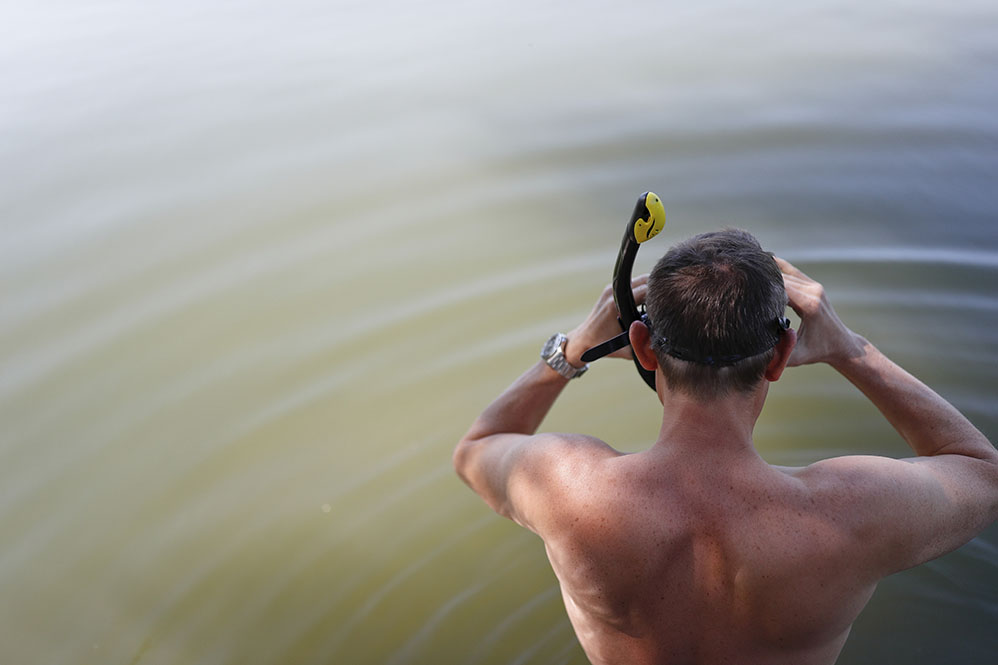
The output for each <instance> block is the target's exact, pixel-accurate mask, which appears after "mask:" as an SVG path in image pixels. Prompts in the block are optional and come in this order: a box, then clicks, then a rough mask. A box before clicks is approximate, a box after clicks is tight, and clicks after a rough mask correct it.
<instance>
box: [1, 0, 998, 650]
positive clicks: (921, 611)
mask: <svg viewBox="0 0 998 665" xmlns="http://www.w3.org/2000/svg"><path fill="white" fill-rule="evenodd" d="M63 4H64V6H62V7H59V8H55V7H53V6H52V5H51V4H49V5H45V6H44V7H41V6H40V7H38V8H35V7H28V6H24V7H21V8H19V9H16V10H14V9H7V10H4V12H5V14H7V16H6V18H7V19H8V20H7V21H5V23H6V24H7V25H9V26H13V28H12V29H10V30H8V33H9V34H8V38H7V39H5V40H4V41H3V43H2V44H0V56H2V59H3V62H5V63H6V64H7V68H6V69H5V70H4V73H3V80H4V90H5V94H4V101H3V104H2V108H3V109H4V112H3V114H2V115H0V118H2V122H3V125H4V128H5V129H6V131H5V132H4V136H5V140H4V142H3V144H2V145H0V176H2V177H0V183H2V184H0V194H2V195H0V212H2V214H0V232H2V237H3V242H2V243H0V259H2V260H0V295H2V302H3V307H2V308H0V419H2V422H3V429H2V431H3V436H2V439H0V498H2V503H0V538H2V542H3V543H4V547H3V548H0V594H2V596H3V598H4V600H5V602H4V603H3V604H2V606H0V645H2V646H0V657H2V660H3V661H4V662H17V663H52V662H65V663H90V662H94V663H97V662H100V663H176V662H199V663H273V662H288V663H330V662H344V663H399V664H401V663H424V662H435V663H472V662H477V663H578V662H582V654H581V651H580V650H579V648H578V647H577V645H576V643H575V638H574V636H573V634H572V631H571V627H570V626H569V625H568V622H567V619H566V618H565V616H564V611H563V609H562V607H561V601H560V599H559V597H558V594H557V592H556V588H555V586H554V585H555V581H554V577H553V575H552V574H551V573H550V570H549V569H548V566H547V563H546V560H545V558H544V555H543V550H542V548H541V545H540V543H539V541H537V540H536V539H535V538H533V537H532V536H530V535H529V534H526V533H523V532H521V531H520V530H518V529H517V528H516V527H515V526H513V525H512V524H509V523H507V522H505V521H502V520H500V519H498V518H495V517H493V516H492V515H491V514H490V513H489V512H488V511H487V509H486V508H485V507H484V506H483V505H481V504H480V503H479V502H478V501H477V500H476V499H475V498H474V497H473V496H472V495H471V494H470V493H469V492H467V491H466V490H465V489H464V488H463V486H461V485H460V483H459V481H458V480H457V479H456V478H455V477H454V475H453V473H452V472H451V470H450V466H449V455H450V450H451V446H452V445H453V443H454V442H455V440H456V439H457V437H458V436H460V434H461V433H462V432H463V431H464V429H465V427H466V426H467V425H468V424H469V423H470V421H471V420H472V419H473V418H474V416H475V415H476V414H477V412H478V410H479V409H480V408H481V407H482V406H483V405H484V404H485V403H487V402H488V400H489V399H491V397H493V396H494V395H495V394H496V393H497V392H498V391H499V390H500V389H501V388H503V387H504V386H505V385H506V384H507V383H508V382H509V381H511V380H512V379H513V378H514V377H515V376H516V375H517V374H518V373H519V371H520V370H521V369H522V368H523V367H525V366H526V365H527V364H528V363H531V362H533V360H534V358H535V357H536V353H537V348H539V345H540V343H541V342H542V341H543V340H544V339H545V338H546V337H547V336H548V335H549V334H550V333H551V332H552V331H554V330H557V329H566V328H569V327H571V326H572V325H573V324H574V323H575V322H576V321H577V319H579V318H580V317H581V316H583V315H584V314H585V313H586V312H587V311H588V308H589V306H590V305H591V302H592V300H593V298H594V297H595V295H596V294H597V292H598V290H599V289H600V288H601V287H602V285H603V284H604V283H605V282H606V281H607V280H608V278H609V273H610V268H611V264H612V261H613V257H614V254H615V251H616V244H617V242H618V238H619V232H620V228H621V226H622V225H623V223H624V221H625V219H626V216H627V214H628V213H629V212H630V209H631V206H632V205H633V200H634V197H635V196H636V195H637V194H638V193H640V192H641V191H644V190H645V189H654V190H655V191H657V192H658V193H659V194H661V195H662V196H663V198H664V200H665V202H666V208H667V212H668V215H669V221H668V225H667V227H666V230H665V232H664V233H663V234H662V236H661V238H664V240H658V241H656V243H652V245H649V249H646V250H645V252H647V254H645V253H644V252H643V253H642V254H643V255H642V256H641V257H639V261H638V263H639V268H641V267H648V266H650V265H651V263H652V261H653V260H654V258H655V257H654V256H653V255H654V254H656V253H659V252H661V251H662V250H663V249H664V248H665V247H666V246H667V244H668V243H669V242H671V241H674V240H676V239H678V238H681V237H685V236H687V235H690V234H692V233H694V232H697V231H699V230H703V229H708V228H714V227H717V226H721V225H725V224H733V225H738V226H742V227H745V228H748V229H749V230H751V231H752V232H754V233H755V234H756V235H758V236H759V237H760V239H761V240H762V241H763V243H764V245H766V246H767V247H768V248H770V249H773V250H774V251H776V252H777V253H779V254H781V255H783V256H786V257H787V258H789V259H791V260H793V261H795V262H796V263H798V264H799V265H800V266H801V267H802V268H803V269H804V270H805V271H807V272H809V273H811V274H812V275H813V276H815V277H816V278H818V279H820V280H821V281H823V282H824V283H825V285H826V287H827V288H828V290H829V292H830V293H831V295H832V296H833V298H835V302H836V304H837V307H838V309H839V311H840V312H841V313H842V315H843V317H844V318H845V319H846V320H847V321H848V322H850V323H851V324H852V325H853V327H855V328H856V329H858V330H860V331H862V332H863V333H864V334H866V335H867V336H868V337H870V338H871V339H873V340H874V341H875V342H877V343H878V344H879V345H880V346H881V347H882V348H884V349H885V350H886V351H887V352H888V353H890V354H892V355H893V356H894V357H895V358H896V359H897V360H899V361H900V362H901V363H902V364H904V365H906V366H907V367H908V368H909V369H911V370H912V371H913V372H914V373H916V374H917V375H919V376H920V377H921V378H923V379H925V380H927V381H928V382H929V383H930V384H931V385H933V386H934V387H936V388H937V389H938V390H939V391H940V392H942V394H944V395H945V396H947V397H948V398H950V399H951V400H953V401H954V402H955V403H956V404H957V405H958V406H959V407H960V408H962V409H963V410H964V411H965V412H966V413H967V414H968V415H969V416H970V417H971V418H972V419H973V420H974V422H975V423H976V424H978V425H979V426H980V427H981V428H982V429H983V430H984V431H985V433H986V434H988V435H989V436H990V438H992V439H993V440H994V439H995V438H996V437H998V408H996V407H995V404H994V386H995V369H994V368H995V367H996V366H998V362H996V361H998V333H996V332H995V331H996V330H998V298H996V296H995V293H996V287H998V230H996V228H995V226H994V219H993V218H994V211H995V210H996V209H998V194H996V190H995V189H994V187H993V182H994V180H995V177H996V175H998V122H996V121H995V119H994V113H993V109H994V108H995V106H996V101H998V85H996V84H998V81H996V80H995V71H998V69H996V67H995V64H996V60H998V49H996V46H995V44H996V42H995V40H994V35H995V34H996V33H995V30H996V28H998V10H996V8H995V7H994V5H993V3H983V2H978V3H962V4H961V5H959V7H956V6H950V5H948V4H943V3H935V4H931V3H914V4H910V5H908V6H905V7H904V8H903V9H901V8H898V7H893V6H884V7H879V6H878V7H871V6H867V5H866V4H863V3H858V2H844V1H835V2H821V3H818V4H816V5H815V4H810V5H808V6H807V7H806V8H805V7H798V6H796V5H792V4H791V3H779V4H785V5H786V6H782V7H781V6H777V7H771V8H770V10H769V11H768V12H762V11H753V12H752V13H746V12H745V11H744V10H743V9H742V8H741V7H740V6H739V5H737V4H735V3H730V2H708V3H706V4H700V5H697V6H691V7H686V8H683V9H680V10H675V9H665V8H662V7H660V6H659V5H657V4H655V3H647V2H630V3H624V4H622V5H621V4H618V5H616V6H614V8H613V9H612V11H611V10H609V9H606V8H603V7H602V6H599V5H598V4H597V3H582V4H576V5H573V7H572V9H571V11H568V10H567V9H566V7H564V6H559V5H544V6H538V5H537V4H536V3H514V4H513V5H510V4H509V3H504V4H502V5H494V6H491V5H490V6H485V5H482V4H481V3H464V4H457V3H443V2H438V3H431V4H430V5H426V4H425V3H417V4H411V3H410V4H403V3H399V2H393V3H389V4H388V5H385V3H380V4H379V5H378V6H377V7H374V6H368V5H362V4H359V3H341V6H336V7H330V6H329V5H328V4H326V3H319V2H313V1H312V0H294V1H293V2H291V3H282V4H280V5H278V4H277V3H271V2H258V3H252V4H251V5H248V6H247V5H240V6H238V7H237V6H235V5H224V4H223V5H212V6H209V7H206V6H202V5H199V4H194V3H172V4H170V5H166V4H163V5H162V6H156V7H149V6H147V5H135V6H131V5H128V4H126V3H113V2H91V3H85V4H83V5H80V4H76V5H68V4H65V3H63ZM653 246H654V247H653ZM642 262H643V263H642ZM771 395H772V396H771V402H770V404H769V406H768V407H767V411H766V412H765V413H764V415H763V419H762V421H761V422H760V425H759V428H758V431H757V442H758V445H759V447H760V449H761V450H762V451H763V453H764V455H765V456H766V457H767V458H768V459H770V460H772V461H774V462H779V463H786V464H806V463H808V462H810V461H812V460H814V459H818V458H820V457H823V456H827V455H833V454H841V453H848V452H881V453H885V454H891V455H903V454H905V447H904V445H903V444H902V443H901V442H900V440H899V439H898V437H897V436H896V435H895V434H894V433H893V432H892V431H891V430H890V428H889V427H888V426H887V425H886V424H885V423H883V422H882V421H881V419H880V417H879V415H878V414H877V413H876V412H875V411H874V409H873V408H872V407H871V406H869V405H868V404H866V403H865V402H864V401H863V399H862V398H861V397H860V396H859V395H858V394H857V393H856V392H855V391H853V390H852V389H851V388H850V387H849V386H847V385H846V384H845V382H844V381H842V380H841V379H839V378H838V377H836V376H835V375H834V374H833V373H832V372H830V371H828V370H827V368H813V367H812V368H802V369H799V370H796V371H793V372H788V374H787V375H786V377H785V379H784V380H782V381H781V382H780V383H779V384H777V385H776V386H775V387H774V389H773V391H772V393H771ZM657 420H658V419H657V417H656V412H655V403H654V401H653V399H652V396H651V395H650V394H648V391H647V388H645V387H644V385H643V384H642V383H641V382H640V381H639V380H638V379H637V377H635V376H634V372H633V369H632V368H631V367H629V366H628V365H627V364H625V363H617V364H612V363H607V364H602V363H601V364H598V365H597V366H595V367H594V368H593V370H592V371H591V372H590V374H589V375H588V376H587V377H586V379H585V380H584V381H581V382H579V383H578V384H575V385H573V386H572V390H571V391H569V393H568V394H566V395H565V397H564V398H563V399H562V401H561V402H560V403H559V404H558V405H557V406H556V408H555V410H554V411H553V413H552V414H551V416H550V418H549V420H548V422H547V423H546V427H550V428H552V429H559V430H574V431H585V432H589V433H592V434H595V435H597V436H600V437H602V438H604V439H606V440H607V441H609V442H611V443H612V444H614V445H616V446H618V447H620V448H622V449H625V450H636V449H639V448H641V447H643V446H645V445H647V444H648V443H649V442H650V440H651V439H652V438H653V437H654V435H655V433H656V431H657V425H658V422H657ZM996 550H998V532H996V531H995V529H994V528H992V529H991V530H989V531H988V532H986V533H985V534H984V535H983V536H982V537H980V538H978V539H977V540H975V541H974V542H972V543H971V544H970V545H968V546H966V547H964V548H962V549H960V550H958V551H957V552H955V553H953V554H951V555H948V556H947V557H944V558H943V559H940V560H938V561H935V562H933V563H931V564H928V565H926V566H923V567H921V568H919V569H916V570H913V571H909V572H907V573H904V574H901V575H897V576H894V577H892V578H890V579H889V580H887V581H885V582H884V583H883V584H882V585H881V588H880V590H879V592H878V594H877V596H876V597H875V599H874V601H873V603H872V604H871V606H870V608H869V610H868V611H867V612H866V613H865V614H864V615H863V617H862V618H861V619H860V621H859V622H858V624H857V626H856V628H855V629H854V631H853V635H852V637H851V638H850V641H849V643H848V644H847V646H846V649H845V652H844V653H843V656H842V658H841V662H843V663H865V662H892V663H927V662H946V663H981V662H989V660H990V659H991V658H993V654H994V652H995V649H996V647H998V638H996V636H995V632H994V630H993V628H994V624H995V620H996V618H998V569H996V565H995V560H996V558H995V553H996Z"/></svg>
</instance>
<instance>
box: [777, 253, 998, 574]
mask: <svg viewBox="0 0 998 665" xmlns="http://www.w3.org/2000/svg"><path fill="white" fill-rule="evenodd" d="M777 262H778V263H779V265H780V268H781V270H782V271H783V273H784V283H785V284H786V287H787V295H788V297H789V299H790V305H791V307H793V309H794V311H796V312H797V313H798V314H799V315H800V317H801V328H800V336H799V339H800V342H799V344H798V347H797V348H796V349H795V350H794V352H793V354H792V355H791V357H790V364H791V365H803V364H808V363H813V362H826V363H828V364H830V365H831V366H832V367H834V368H835V369H836V370H838V371H839V372H840V373H841V374H842V375H843V376H845V377H846V378H847V379H848V380H849V381H851V382H852V383H853V384H854V385H855V386H856V387H857V388H859V389H860V390H861V391H862V392H863V394H865V395H866V396H867V398H869V399H870V401H871V402H873V404H874V405H875V406H876V407H877V408H878V409H879V410H880V412H881V413H883V414H884V416H885V417H886V418H887V420H888V421H889V422H890V423H891V425H893V426H894V428H895V429H896V430H897V431H898V433H899V434H900V435H901V436H902V437H903V438H904V440H905V441H906V442H907V443H908V445H910V446H911V448H912V450H914V451H915V453H916V454H917V455H918V456H919V457H917V458H910V459H903V460H895V459H888V458H883V457H873V456H850V457H840V458H833V459H830V460H824V461H822V462H818V463H817V464H814V465H812V466H811V467H808V469H807V470H805V471H804V472H803V474H802V478H807V477H808V476H810V477H811V478H812V479H816V480H817V481H818V482H819V483H820V482H821V479H822V478H834V479H836V480H837V481H840V482H841V481H845V482H846V483H847V484H846V485H842V484H840V482H834V483H833V486H834V485H838V486H839V487H846V488H847V491H848V492H849V494H850V495H851V496H850V497H849V499H850V500H849V501H847V502H846V503H847V504H849V505H850V507H851V512H852V514H851V515H849V516H848V519H849V521H853V520H855V523H857V524H859V525H860V526H861V530H862V531H863V532H864V533H865V534H866V535H867V538H866V544H867V545H869V546H870V551H869V556H870V564H871V566H872V568H873V570H874V571H875V572H876V573H878V574H884V575H886V574H889V573H892V572H896V571H898V570H903V569H905V568H910V567H911V566H915V565H918V564H920V563H923V562H925V561H928V560H930V559H933V558H935V557H937V556H940V555H942V554H945V553H946V552H949V551H951V550H953V549H956V548H957V547H959V546H960V545H962V544H964V543H966V542H967V541H969V540H970V539H971V538H973V537H974V536H975V535H977V534H978V533H979V532H980V531H981V530H983V529H984V528H985V527H987V526H988V525H989V524H991V523H992V522H994V521H995V520H996V519H998V451H996V450H995V448H994V446H992V445H991V443H990V442H989V441H988V440H987V438H986V437H985V436H984V435H983V434H982V433H981V432H980V431H979V430H978V429H977V428H976V427H974V426H973V425H972V424H971V423H970V421H969V420H967V419H966V418H965V417H964V416H963V415H962V414H961V413H960V412H959V411H958V410H957V409H956V408H955V407H953V405H951V404H950V403H949V402H947V401H946V400H944V399H943V398H942V397H940V396H939V395H938V394H937V393H936V392H934V391H933V390H932V389H931V388H929V387H928V386H926V385H925V384H924V383H922V382H921V381H919V380H918V379H916V378H915V377H914V376H912V375H911V374H909V373H908V372H906V371H905V370H904V369H902V368H901V367H899V366H898V365H897V364H895V363H893V362H892V361H891V360H890V359H888V358H887V357H886V356H885V355H884V354H882V353H881V352H880V351H879V350H877V349H876V348H875V347H874V346H873V345H872V344H870V343H869V342H868V341H867V340H865V339H864V338H862V337H860V336H859V335H856V334H855V333H853V332H852V331H850V330H849V329H848V328H847V327H846V326H845V325H844V324H843V323H842V321H841V320H840V319H839V318H838V316H837V315H836V314H835V311H834V309H833V308H832V306H831V304H830V303H829V301H828V299H827V297H826V296H825V293H824V289H823V288H822V286H821V285H820V284H819V283H817V282H815V281H814V280H812V279H810V278H809V277H807V276H806V275H804V274H803V273H802V272H800V271H799V270H797V269H796V268H795V267H794V266H792V265H791V264H789V263H787V262H786V261H783V260H782V259H777Z"/></svg>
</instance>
